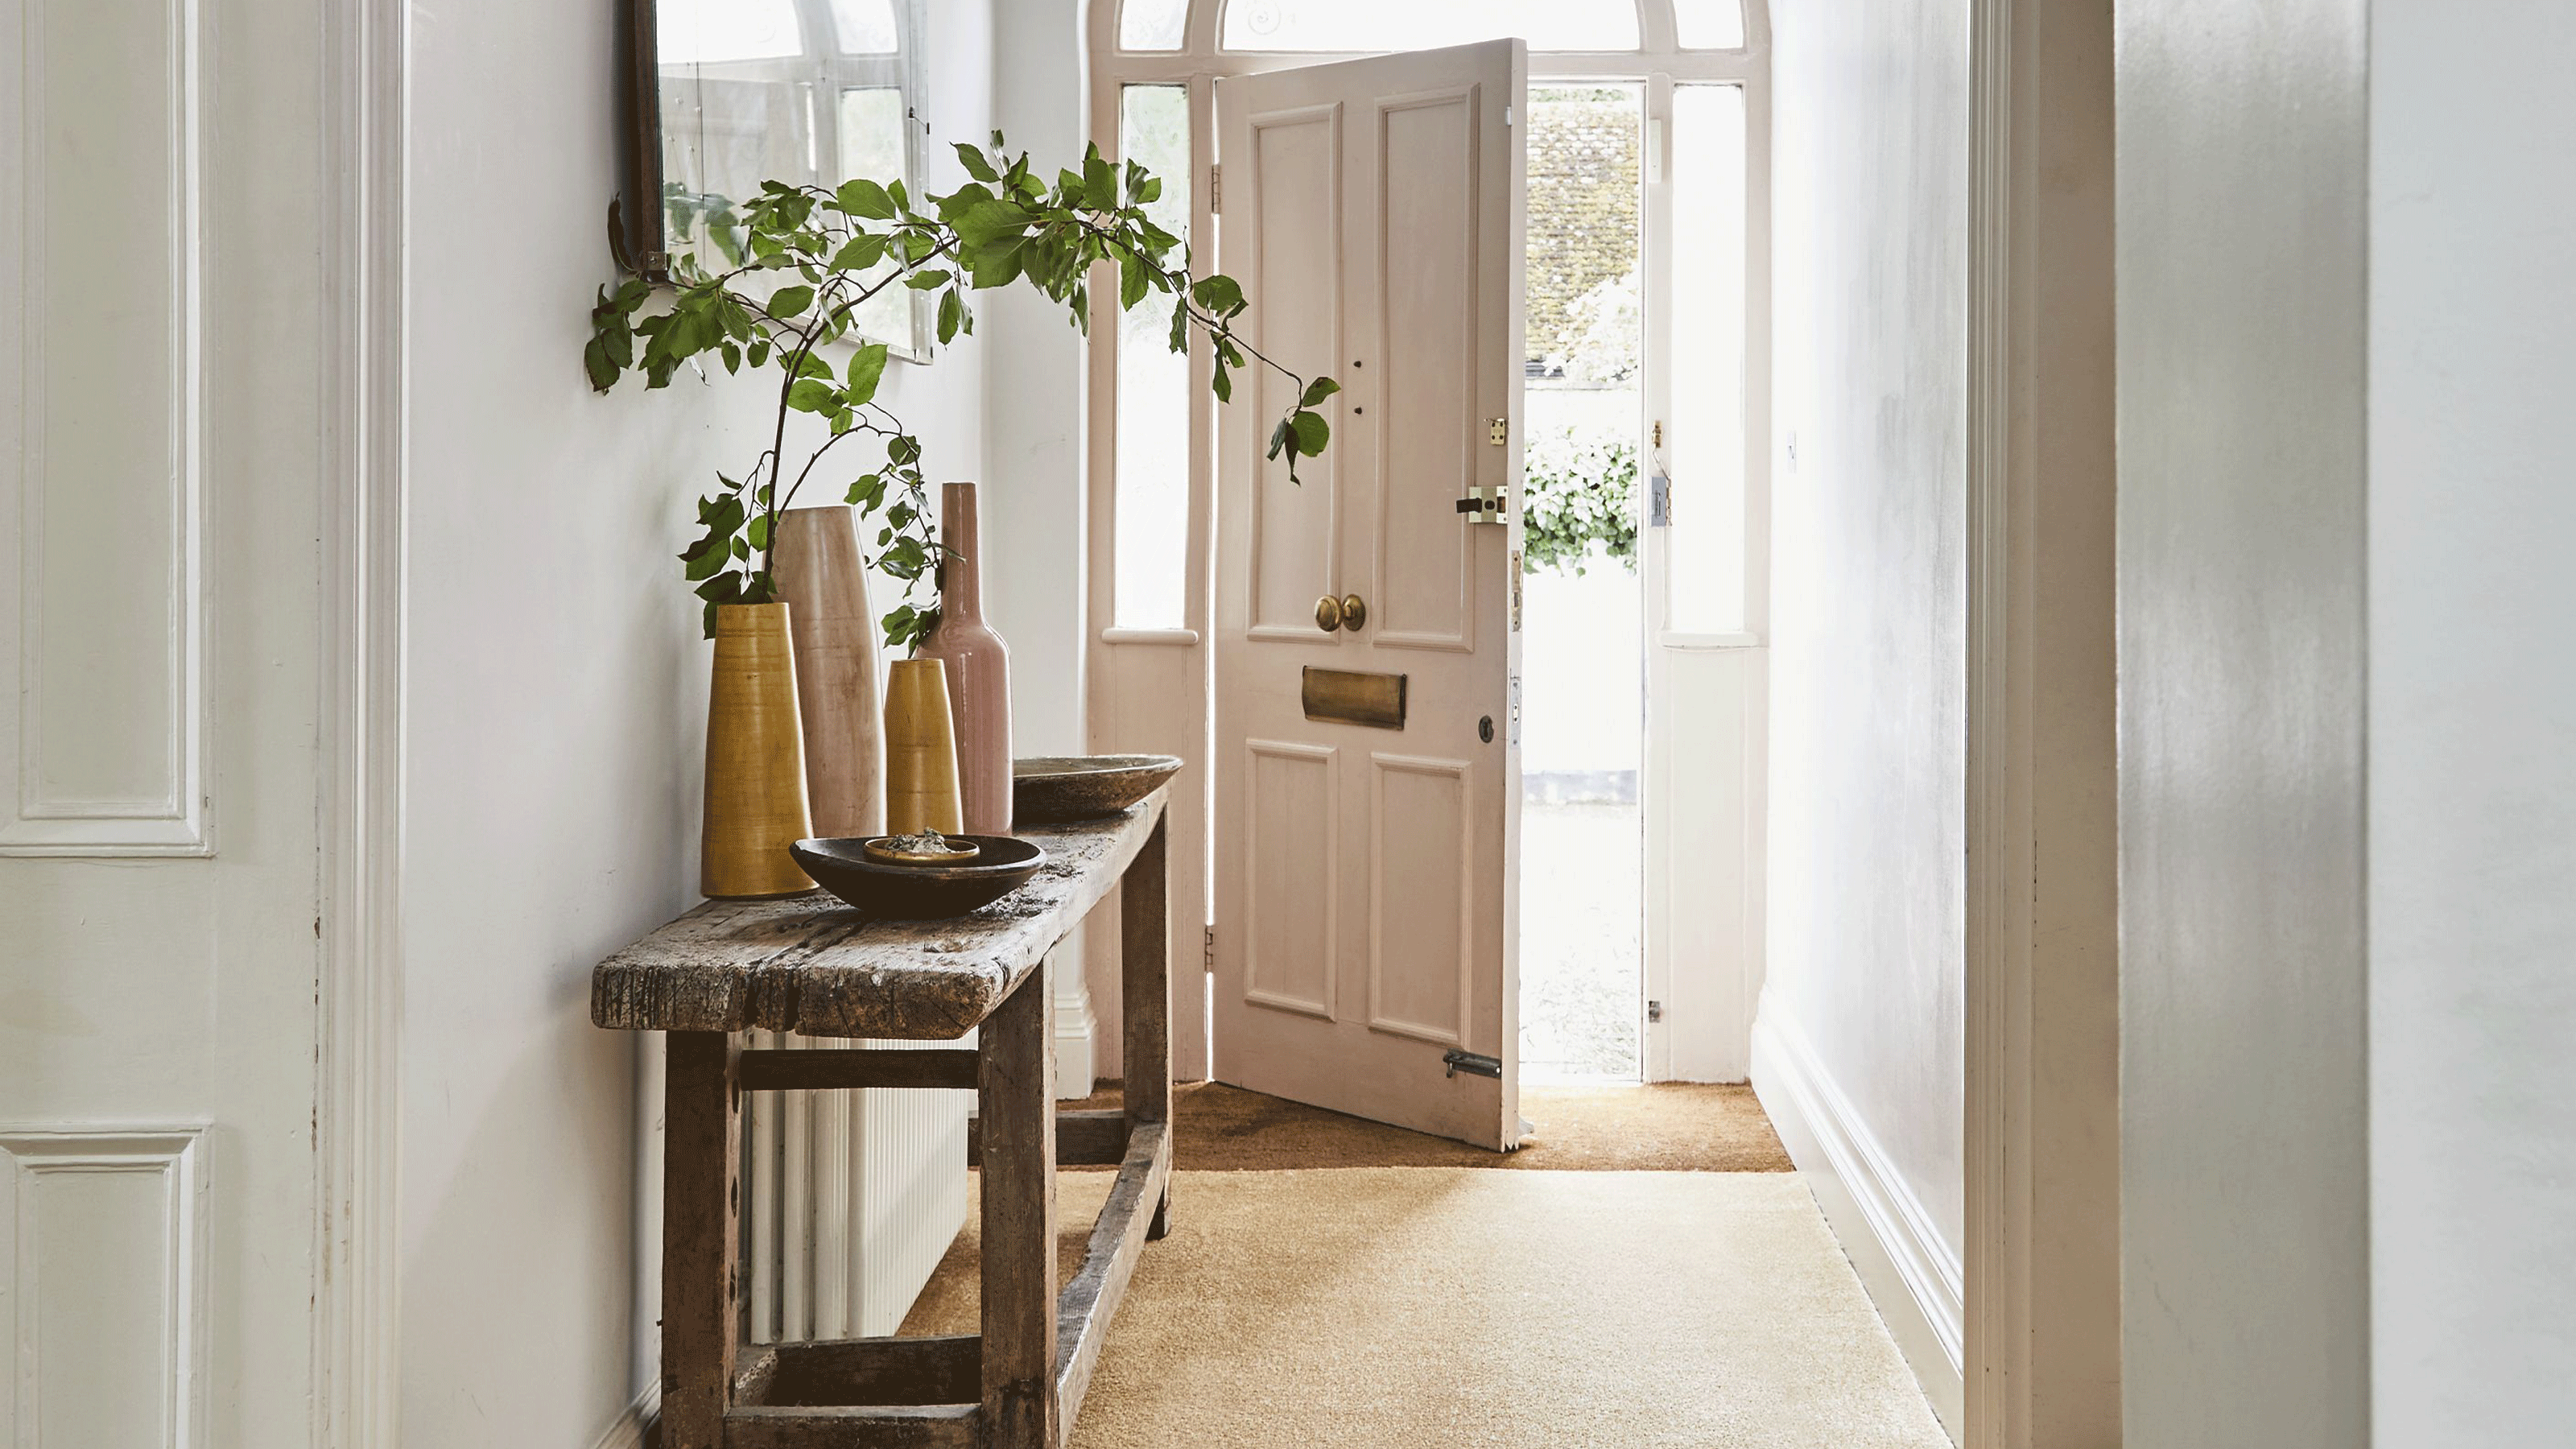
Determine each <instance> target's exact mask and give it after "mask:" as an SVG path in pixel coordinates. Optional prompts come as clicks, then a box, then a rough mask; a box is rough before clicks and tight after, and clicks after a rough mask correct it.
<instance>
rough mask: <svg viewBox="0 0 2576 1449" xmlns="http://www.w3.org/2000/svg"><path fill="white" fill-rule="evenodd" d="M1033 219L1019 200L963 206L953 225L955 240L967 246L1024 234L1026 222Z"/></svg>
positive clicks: (978, 245) (1032, 215)
mask: <svg viewBox="0 0 2576 1449" xmlns="http://www.w3.org/2000/svg"><path fill="white" fill-rule="evenodd" d="M1035 219H1036V217H1035V215H1034V214H1033V213H1032V212H1030V210H1029V209H1028V208H1027V207H1025V206H1022V205H1020V204H1019V203H1018V202H1015V201H983V202H978V203H976V204H975V205H973V206H970V207H968V208H966V210H965V212H964V213H963V214H961V215H960V216H959V217H958V218H957V220H956V222H955V223H954V225H955V227H956V230H957V238H958V240H960V241H962V242H964V243H965V244H966V245H967V246H969V247H981V246H985V245H987V244H989V243H992V242H995V241H999V240H1001V239H1003V238H1005V237H1018V236H1025V235H1027V233H1028V229H1029V223H1030V222H1031V221H1034V220H1035Z"/></svg>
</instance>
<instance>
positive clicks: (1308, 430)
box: [1290, 411, 1333, 458]
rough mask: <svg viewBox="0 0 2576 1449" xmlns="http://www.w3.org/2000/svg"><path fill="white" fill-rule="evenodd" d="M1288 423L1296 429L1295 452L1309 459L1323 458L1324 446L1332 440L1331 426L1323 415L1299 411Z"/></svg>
mask: <svg viewBox="0 0 2576 1449" xmlns="http://www.w3.org/2000/svg"><path fill="white" fill-rule="evenodd" d="M1290 421H1291V422H1292V423H1293V424H1294V425H1295V426H1296V429H1297V451H1298V452H1300V453H1303V454H1305V455H1306V456H1307V457H1309V458H1320V457H1322V456H1324V445H1325V444H1326V443H1329V442H1331V441H1332V440H1333V425H1332V424H1330V423H1328V422H1325V421H1324V415H1323V414H1322V413H1310V412H1304V411H1300V412H1299V413H1298V414H1297V415H1296V416H1295V417H1294V418H1292V419H1290Z"/></svg>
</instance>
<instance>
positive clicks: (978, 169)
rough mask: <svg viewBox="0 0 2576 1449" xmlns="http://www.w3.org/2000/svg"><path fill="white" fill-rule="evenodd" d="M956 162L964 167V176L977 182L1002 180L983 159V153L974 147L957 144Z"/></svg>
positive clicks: (961, 143) (961, 142)
mask: <svg viewBox="0 0 2576 1449" xmlns="http://www.w3.org/2000/svg"><path fill="white" fill-rule="evenodd" d="M957 160H958V161H959V163H960V164H962V165H964V166H965V168H966V174H967V175H969V176H972V177H974V178H975V179H976V180H978V181H999V180H1001V179H1002V177H1001V173H999V172H997V171H995V170H994V169H993V163H992V162H990V161H987V160H985V159H984V153H983V152H981V151H978V150H976V149H975V148H974V147H972V146H969V145H967V144H966V143H965V142H963V141H960V142H958V143H957Z"/></svg>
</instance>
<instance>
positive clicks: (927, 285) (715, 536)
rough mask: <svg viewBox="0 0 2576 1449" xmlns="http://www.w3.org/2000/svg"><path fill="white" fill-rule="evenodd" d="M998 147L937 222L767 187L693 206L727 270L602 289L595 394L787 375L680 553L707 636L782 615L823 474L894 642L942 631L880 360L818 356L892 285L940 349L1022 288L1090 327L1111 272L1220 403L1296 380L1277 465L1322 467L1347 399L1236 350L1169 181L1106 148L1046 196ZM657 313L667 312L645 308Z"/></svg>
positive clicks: (932, 211)
mask: <svg viewBox="0 0 2576 1449" xmlns="http://www.w3.org/2000/svg"><path fill="white" fill-rule="evenodd" d="M1004 145H1005V143H1004V142H1003V139H1002V135H1001V133H1000V132H998V131H997V132H995V133H994V134H993V144H992V146H991V147H990V148H989V149H988V148H982V147H976V146H969V145H960V146H958V147H957V157H958V160H959V161H960V162H962V163H963V164H964V165H965V168H966V172H967V174H968V175H969V176H970V177H972V178H973V180H972V181H970V182H969V183H967V184H966V185H964V186H962V187H960V188H958V189H957V190H956V191H953V192H951V193H949V194H948V195H945V196H932V197H929V198H927V204H928V207H929V210H928V212H927V213H924V212H922V211H920V210H916V209H915V207H914V204H913V201H912V199H911V198H910V197H909V196H907V195H906V194H905V190H904V186H903V183H902V182H900V181H896V182H891V183H884V184H880V183H878V182H875V181H869V180H864V179H861V180H854V181H849V182H846V183H844V184H842V185H841V186H840V187H839V188H837V189H829V190H827V189H825V188H823V187H820V186H792V185H789V184H787V183H784V182H778V181H771V182H766V183H764V184H763V185H762V188H761V192H760V194H759V195H758V196H755V197H752V198H750V199H749V200H747V201H741V202H733V201H729V200H726V199H725V198H720V197H702V198H692V199H688V206H689V209H690V210H692V211H693V212H697V213H702V214H704V215H705V217H706V219H707V222H708V230H709V235H710V237H711V239H712V244H713V246H714V247H715V249H716V251H717V252H718V254H719V255H718V257H717V258H716V259H714V261H713V263H712V264H711V263H710V262H709V261H708V260H706V259H702V258H698V257H695V256H690V255H676V256H674V257H673V259H672V263H671V272H670V279H669V281H668V283H667V284H660V285H657V284H655V283H653V282H649V281H646V280H644V279H641V278H637V279H631V280H628V281H626V282H624V283H622V284H620V285H619V286H617V287H616V288H615V289H613V290H612V289H610V288H607V287H602V288H601V289H600V290H599V296H598V300H597V305H596V306H595V307H594V308H593V309H592V311H591V326H592V335H591V339H590V343H589V345H588V347H587V349H586V350H585V352H584V356H583V361H584V364H585V365H586V366H587V367H588V369H589V372H590V380H591V385H592V386H593V387H595V388H597V389H598V390H600V391H601V392H606V391H608V390H609V389H610V388H611V387H614V386H615V385H616V383H617V380H618V379H619V378H620V377H623V376H625V375H626V374H627V373H629V372H641V373H642V374H644V382H645V386H646V387H648V388H660V387H667V386H669V385H670V382H671V379H672V378H673V377H675V376H677V375H678V373H679V371H680V369H681V368H683V367H688V368H691V369H692V370H694V371H697V372H699V373H700V374H702V375H703V374H704V372H705V370H706V364H707V362H708V360H709V359H714V360H716V361H720V362H721V363H722V364H723V366H724V369H725V371H726V372H728V373H736V372H740V371H741V370H742V369H743V368H744V367H746V366H748V367H750V368H752V369H754V370H755V371H758V370H761V369H764V368H774V369H775V371H776V374H777V388H778V400H777V409H776V411H777V419H776V425H775V427H774V428H773V430H772V434H771V438H770V442H769V446H768V448H767V449H766V450H765V451H763V452H762V453H761V455H760V456H759V457H758V458H757V459H755V460H754V461H753V463H752V465H751V467H750V468H749V469H747V470H745V471H744V473H743V474H742V476H741V477H739V478H736V477H733V476H730V475H727V474H723V473H719V474H718V475H717V483H718V485H719V486H718V487H717V489H716V491H715V492H713V493H710V494H708V495H707V496H706V497H704V498H702V499H700V500H699V501H698V506H697V507H698V524H699V525H700V526H701V527H702V528H703V529H704V530H705V532H704V534H703V535H702V536H701V537H700V538H699V539H698V540H697V542H695V543H693V544H691V545H690V546H689V548H688V550H687V552H685V553H683V554H681V555H680V559H681V562H682V564H683V565H684V566H685V571H686V574H687V577H688V581H689V582H690V583H691V584H693V585H695V587H696V591H697V594H698V597H699V598H701V599H704V600H705V601H706V628H707V632H708V633H709V634H710V635H712V634H713V633H714V632H715V611H716V608H717V607H718V606H719V605H723V604H760V603H768V602H771V601H773V600H774V599H776V598H777V588H776V585H775V583H774V582H773V581H772V579H771V577H770V550H771V541H772V539H773V538H774V537H775V536H776V527H777V521H778V515H779V514H780V513H781V512H783V511H785V510H786V509H787V508H788V507H789V506H790V505H792V504H793V503H794V502H795V501H796V499H797V497H798V495H799V493H800V492H801V491H802V490H803V488H804V487H805V485H806V483H807V482H808V481H812V480H815V478H816V475H817V474H818V473H819V474H821V475H822V478H823V480H824V486H827V487H835V488H841V487H844V485H845V484H846V487H845V491H844V493H843V496H844V497H845V498H846V500H847V501H848V502H849V503H850V504H851V505H852V506H854V507H856V508H858V509H859V510H860V511H861V513H862V515H863V516H866V517H878V518H881V520H882V522H881V523H880V526H879V529H878V532H877V536H876V542H875V545H874V555H873V557H872V559H871V564H872V566H873V567H875V568H878V569H880V570H882V571H884V572H885V573H886V574H888V575H889V576H891V577H893V578H896V579H899V580H901V581H902V582H903V585H904V598H903V602H902V604H901V605H900V606H899V607H897V608H896V609H894V610H893V612H891V613H889V614H887V615H886V617H885V619H884V621H883V624H884V629H885V637H886V642H887V643H888V644H889V645H890V646H893V647H895V648H898V649H904V650H907V651H908V650H910V649H911V648H912V647H913V646H914V645H916V644H917V643H918V642H919V641H920V639H921V637H922V636H923V635H925V634H927V633H928V632H929V630H930V626H931V624H932V622H933V621H934V620H935V619H936V618H937V606H936V604H935V602H923V603H916V602H915V601H914V599H913V597H912V593H913V587H914V585H916V584H917V583H919V582H920V581H921V580H922V579H923V578H925V577H932V578H934V579H935V573H936V569H937V566H938V559H939V544H938V541H937V538H936V535H935V533H934V531H933V519H932V514H931V509H930V499H929V486H928V483H927V481H926V477H925V474H924V473H923V471H922V450H921V443H920V440H919V439H918V438H916V437H915V436H914V435H913V434H912V432H911V431H910V429H908V428H906V427H905V426H904V424H903V422H902V420H901V419H899V418H897V417H895V416H894V415H893V414H892V413H891V412H888V411H887V410H886V408H885V406H884V405H883V404H882V403H879V402H878V401H877V390H878V387H879V385H880V383H881V382H882V380H883V378H884V376H885V369H886V358H887V349H886V347H885V345H884V344H883V343H864V344H860V345H856V346H854V347H852V348H851V349H850V350H849V354H848V360H847V362H846V363H845V364H843V365H842V366H840V367H835V366H833V365H832V363H831V362H829V361H827V360H826V357H825V350H826V349H827V348H830V347H831V346H832V345H833V344H835V343H840V342H843V341H845V340H847V339H849V338H850V336H851V329H852V325H853V314H854V313H855V312H857V310H858V309H859V308H860V307H861V306H862V305H864V304H865V303H866V302H867V301H868V300H869V299H870V298H872V297H875V296H876V295H877V294H879V293H881V292H884V291H885V290H886V289H888V288H890V287H896V286H902V287H908V288H911V289H913V290H915V291H921V292H936V293H938V294H939V326H938V332H939V344H940V345H941V346H946V345H948V344H949V343H951V342H953V341H955V340H956V339H957V338H958V337H959V336H960V335H963V334H966V333H971V332H973V331H974V329H975V316H974V313H973V311H972V310H971V308H970V307H969V305H968V302H967V296H968V294H969V293H970V292H973V291H986V290H990V289H992V288H996V287H1007V286H1009V285H1011V284H1012V283H1013V282H1020V281H1025V282H1027V283H1028V284H1029V285H1031V286H1033V287H1035V288H1037V289H1038V290H1039V291H1040V292H1043V293H1044V294H1045V295H1046V296H1047V297H1048V298H1050V299H1051V300H1053V301H1055V302H1057V303H1059V304H1061V305H1063V306H1064V307H1065V309H1066V311H1067V312H1068V314H1069V316H1070V320H1071V322H1072V324H1073V325H1074V326H1076V327H1078V328H1085V329H1087V328H1088V326H1089V321H1090V312H1091V296H1090V290H1091V289H1090V284H1089V278H1090V275H1091V272H1092V269H1093V267H1094V266H1095V265H1097V264H1102V263H1106V264H1108V265H1109V266H1112V267H1115V268H1116V270H1117V277H1118V289H1117V304H1118V307H1119V309H1120V310H1121V311H1125V310H1129V309H1132V308H1134V307H1136V306H1137V305H1139V304H1140V303H1142V302H1144V301H1145V300H1146V299H1147V298H1148V297H1152V296H1163V297H1168V298H1170V299H1171V304H1172V325H1171V331H1170V334H1169V335H1170V342H1171V347H1172V350H1173V351H1175V352H1180V351H1186V350H1187V349H1188V347H1189V343H1190V334H1191V332H1192V330H1193V329H1195V330H1197V331H1199V332H1203V333H1205V334H1206V335H1207V337H1208V338H1209V340H1210V342H1211V344H1212V351H1213V352H1214V354H1215V360H1216V369H1215V377H1214V384H1213V385H1214V388H1215V391H1216V395H1217V397H1218V399H1219V400H1220V401H1230V400H1231V399H1232V398H1233V396H1234V376H1233V374H1234V371H1235V370H1236V369H1238V368H1241V367H1243V366H1245V365H1246V363H1247V359H1248V360H1250V361H1256V362H1259V363H1260V364H1262V365H1263V366H1266V367H1269V368H1271V369H1273V370H1275V371H1277V372H1278V373H1280V374H1281V375H1282V376H1284V377H1286V378H1287V379H1288V380H1289V381H1290V383H1291V384H1292V385H1293V394H1294V396H1295V398H1296V401H1295V402H1294V403H1293V404H1292V405H1290V406H1289V407H1288V408H1287V409H1286V410H1285V412H1284V413H1283V415H1282V416H1281V418H1280V420H1279V423H1278V425H1277V426H1276V427H1275V428H1273V429H1272V431H1271V436H1270V456H1271V457H1272V458H1274V459H1276V458H1279V457H1281V456H1282V455H1285V456H1286V458H1287V460H1288V476H1289V478H1290V480H1291V481H1294V480H1295V479H1296V476H1297V460H1298V459H1299V458H1301V457H1304V458H1312V457H1316V456H1319V455H1320V454H1322V452H1323V451H1324V448H1325V445H1326V444H1327V443H1328V442H1329V441H1330V439H1331V436H1332V430H1331V427H1330V426H1329V425H1328V424H1327V423H1326V421H1325V419H1324V416H1323V414H1322V413H1320V412H1317V411H1315V409H1316V408H1317V407H1318V406H1319V405H1320V404H1321V403H1322V402H1323V401H1324V400H1325V399H1326V398H1329V397H1331V396H1332V395H1333V394H1334V393H1336V392H1339V391H1340V390H1341V389H1340V387H1339V386H1338V385H1337V384H1336V383H1335V382H1334V381H1333V380H1332V379H1331V378H1330V377H1321V376H1319V377H1316V378H1314V379H1313V380H1312V381H1309V380H1308V379H1307V378H1305V377H1303V376H1300V375H1299V374H1297V373H1295V372H1292V371H1290V370H1289V369H1288V368H1286V367H1284V366H1282V365H1280V364H1279V363H1277V362H1275V361H1273V360H1272V359H1270V358H1268V357H1265V356H1263V355H1262V354H1261V353H1260V352H1259V351H1258V350H1257V349H1255V348H1253V347H1252V346H1251V345H1250V344H1248V343H1246V342H1244V341H1243V340H1242V339H1240V338H1239V337H1237V336H1236V335H1235V333H1234V323H1235V319H1236V318H1238V317H1240V316H1241V315H1242V313H1243V311H1244V308H1245V307H1246V305H1247V303H1246V302H1245V300H1244V296H1243V289H1242V288H1241V287H1240V286H1238V285H1237V284H1236V283H1235V282H1234V281H1233V279H1231V278H1229V277H1225V276H1222V275H1211V276H1207V277H1204V278H1200V279H1198V280H1196V281H1192V280H1191V278H1190V275H1189V261H1188V255H1187V249H1186V248H1185V247H1183V246H1182V244H1181V240H1180V238H1178V237H1176V236H1174V235H1172V234H1171V233H1170V232H1168V231H1165V230H1164V229H1162V228H1161V227H1159V226H1156V225H1155V224H1154V223H1153V221H1152V220H1151V219H1149V218H1148V216H1147V214H1146V208H1147V206H1148V205H1150V204H1151V203H1152V202H1154V201H1155V200H1156V199H1157V198H1159V197H1160V196H1161V195H1162V190H1163V183H1162V181H1161V179H1160V178H1158V177H1156V176H1154V175H1153V174H1152V173H1150V172H1149V171H1147V170H1146V169H1145V168H1144V167H1143V166H1140V165H1138V164H1136V163H1135V162H1133V161H1130V162H1129V163H1127V165H1126V166H1125V167H1124V168H1123V169H1122V168H1120V167H1119V166H1117V165H1116V164H1114V163H1112V162H1110V161H1108V160H1106V159H1104V158H1103V157H1102V156H1101V154H1100V150H1099V148H1098V147H1096V146H1095V147H1093V148H1091V150H1090V152H1089V154H1087V155H1086V156H1085V157H1084V159H1083V166H1082V169H1081V170H1080V171H1072V170H1064V171H1059V172H1058V173H1057V174H1056V177H1055V180H1054V181H1053V182H1052V183H1049V182H1047V181H1045V180H1044V179H1042V178H1041V177H1040V176H1039V175H1038V173H1037V172H1036V170H1035V169H1034V168H1033V167H1032V166H1031V164H1030V161H1029V157H1028V155H1027V154H1026V153H1022V154H1020V155H1018V156H1007V155H1005V154H1004ZM675 204H677V203H676V202H675ZM657 299H660V300H663V301H666V302H667V305H666V306H662V307H660V308H659V309H657V310H648V306H647V304H648V303H652V302H654V301H656V300H657ZM797 413H805V414H810V415H811V416H812V418H813V419H815V420H816V423H819V424H820V425H821V427H822V428H823V430H824V431H822V432H821V433H820V434H819V435H818V434H816V433H815V432H814V431H813V430H814V428H815V426H816V423H805V424H800V425H799V436H798V437H797V438H796V439H794V440H791V439H790V437H789V424H790V420H791V417H792V416H793V415H794V414H797ZM818 437H819V440H817V439H818ZM859 437H865V438H868V439H870V440H872V442H873V443H874V444H875V448H874V451H873V452H871V451H869V448H868V445H864V444H863V445H861V447H860V449H859V450H858V451H856V452H854V453H847V454H836V453H835V450H836V449H837V448H839V447H840V445H842V444H843V443H845V442H847V441H849V440H850V439H852V438H859ZM827 459H829V461H828V462H827V461H826V460H827Z"/></svg>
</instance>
